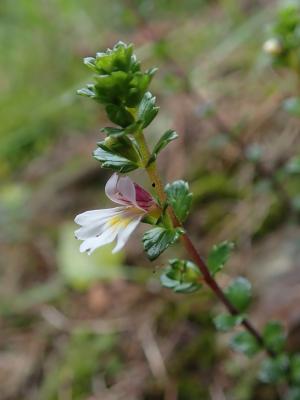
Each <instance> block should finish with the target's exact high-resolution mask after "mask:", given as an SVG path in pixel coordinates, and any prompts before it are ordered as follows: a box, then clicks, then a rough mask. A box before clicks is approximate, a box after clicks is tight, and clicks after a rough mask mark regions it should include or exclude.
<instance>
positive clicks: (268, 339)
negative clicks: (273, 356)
mask: <svg viewBox="0 0 300 400" xmlns="http://www.w3.org/2000/svg"><path fill="white" fill-rule="evenodd" d="M263 339H264V341H265V344H266V346H267V348H268V349H270V350H272V351H274V352H275V353H277V352H280V351H282V350H283V348H284V344H285V339H286V334H285V332H284V328H283V326H282V325H281V324H280V323H279V322H277V321H270V322H268V323H267V324H266V326H265V327H264V330H263Z"/></svg>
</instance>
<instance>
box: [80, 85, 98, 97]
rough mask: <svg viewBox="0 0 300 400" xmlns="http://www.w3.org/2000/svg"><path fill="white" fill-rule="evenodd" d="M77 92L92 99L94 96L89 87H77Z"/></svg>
mask: <svg viewBox="0 0 300 400" xmlns="http://www.w3.org/2000/svg"><path fill="white" fill-rule="evenodd" d="M77 94H79V95H80V96H84V97H90V98H92V99H94V98H95V97H96V94H95V92H94V91H93V90H92V89H89V88H82V89H79V90H77Z"/></svg>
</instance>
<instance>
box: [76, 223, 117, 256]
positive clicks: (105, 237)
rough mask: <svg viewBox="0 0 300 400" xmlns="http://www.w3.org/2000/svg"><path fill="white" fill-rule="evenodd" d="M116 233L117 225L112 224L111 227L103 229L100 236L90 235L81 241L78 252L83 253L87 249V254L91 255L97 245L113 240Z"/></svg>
mask: <svg viewBox="0 0 300 400" xmlns="http://www.w3.org/2000/svg"><path fill="white" fill-rule="evenodd" d="M117 234H118V229H117V227H115V226H113V227H112V228H110V229H107V230H105V231H104V232H103V233H102V234H101V235H100V236H98V237H91V238H89V239H87V240H85V241H84V242H83V243H81V245H80V252H81V253H83V252H85V251H87V253H88V255H91V254H92V253H93V251H94V250H96V249H97V248H98V247H101V246H104V245H105V244H108V243H111V242H113V241H114V240H115V238H116V236H117Z"/></svg>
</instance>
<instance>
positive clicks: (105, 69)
mask: <svg viewBox="0 0 300 400" xmlns="http://www.w3.org/2000/svg"><path fill="white" fill-rule="evenodd" d="M132 52H133V45H132V44H129V45H127V44H125V43H123V42H118V43H116V44H115V45H114V47H113V49H112V50H111V49H108V50H107V51H106V52H103V53H101V52H100V53H97V54H96V60H95V65H96V67H97V70H98V72H99V73H102V74H110V73H112V72H114V71H118V70H120V71H125V72H128V71H129V70H130V68H131V66H132Z"/></svg>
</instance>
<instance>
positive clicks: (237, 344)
mask: <svg viewBox="0 0 300 400" xmlns="http://www.w3.org/2000/svg"><path fill="white" fill-rule="evenodd" d="M230 346H231V348H232V349H233V350H235V351H239V352H241V353H243V354H245V355H246V356H248V357H251V356H253V355H254V354H256V353H257V352H258V351H259V350H260V346H259V344H258V342H257V340H256V339H255V337H254V336H252V335H251V334H250V333H249V332H239V333H237V334H235V335H234V336H233V338H232V339H231V341H230Z"/></svg>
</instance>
